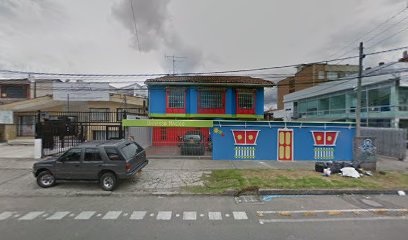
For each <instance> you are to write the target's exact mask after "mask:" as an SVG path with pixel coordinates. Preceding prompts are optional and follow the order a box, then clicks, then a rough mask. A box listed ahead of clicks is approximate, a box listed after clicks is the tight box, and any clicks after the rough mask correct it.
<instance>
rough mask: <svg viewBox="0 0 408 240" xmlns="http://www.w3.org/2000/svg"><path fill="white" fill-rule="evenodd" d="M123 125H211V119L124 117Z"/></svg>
mask: <svg viewBox="0 0 408 240" xmlns="http://www.w3.org/2000/svg"><path fill="white" fill-rule="evenodd" d="M122 125H123V126H124V127H212V126H213V121H212V120H167V119H163V120H162V119H135V120H130V119H126V120H123V121H122Z"/></svg>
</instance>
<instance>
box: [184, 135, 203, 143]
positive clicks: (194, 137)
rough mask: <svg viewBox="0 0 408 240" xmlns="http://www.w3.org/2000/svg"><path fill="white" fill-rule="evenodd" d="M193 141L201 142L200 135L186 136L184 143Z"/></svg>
mask: <svg viewBox="0 0 408 240" xmlns="http://www.w3.org/2000/svg"><path fill="white" fill-rule="evenodd" d="M190 140H193V141H195V142H199V141H200V140H201V137H200V135H185V136H184V141H186V142H187V141H190Z"/></svg>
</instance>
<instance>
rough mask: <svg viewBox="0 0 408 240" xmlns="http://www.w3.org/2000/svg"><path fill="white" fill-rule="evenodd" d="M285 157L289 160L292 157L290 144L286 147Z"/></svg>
mask: <svg viewBox="0 0 408 240" xmlns="http://www.w3.org/2000/svg"><path fill="white" fill-rule="evenodd" d="M285 158H286V159H288V160H289V159H290V147H289V146H286V147H285Z"/></svg>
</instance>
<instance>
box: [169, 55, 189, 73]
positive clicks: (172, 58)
mask: <svg viewBox="0 0 408 240" xmlns="http://www.w3.org/2000/svg"><path fill="white" fill-rule="evenodd" d="M164 58H166V59H171V61H172V64H173V75H175V74H176V71H175V65H176V62H182V61H183V60H177V59H186V58H187V57H180V56H174V55H172V56H167V55H164Z"/></svg>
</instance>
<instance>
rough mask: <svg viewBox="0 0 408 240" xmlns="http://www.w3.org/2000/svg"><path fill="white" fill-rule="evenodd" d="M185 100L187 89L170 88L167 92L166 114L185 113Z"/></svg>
mask: <svg viewBox="0 0 408 240" xmlns="http://www.w3.org/2000/svg"><path fill="white" fill-rule="evenodd" d="M185 100H186V91H185V89H183V88H182V89H177V88H168V89H167V90H166V103H167V104H166V113H185V112H186V107H185V106H186V101H185Z"/></svg>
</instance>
